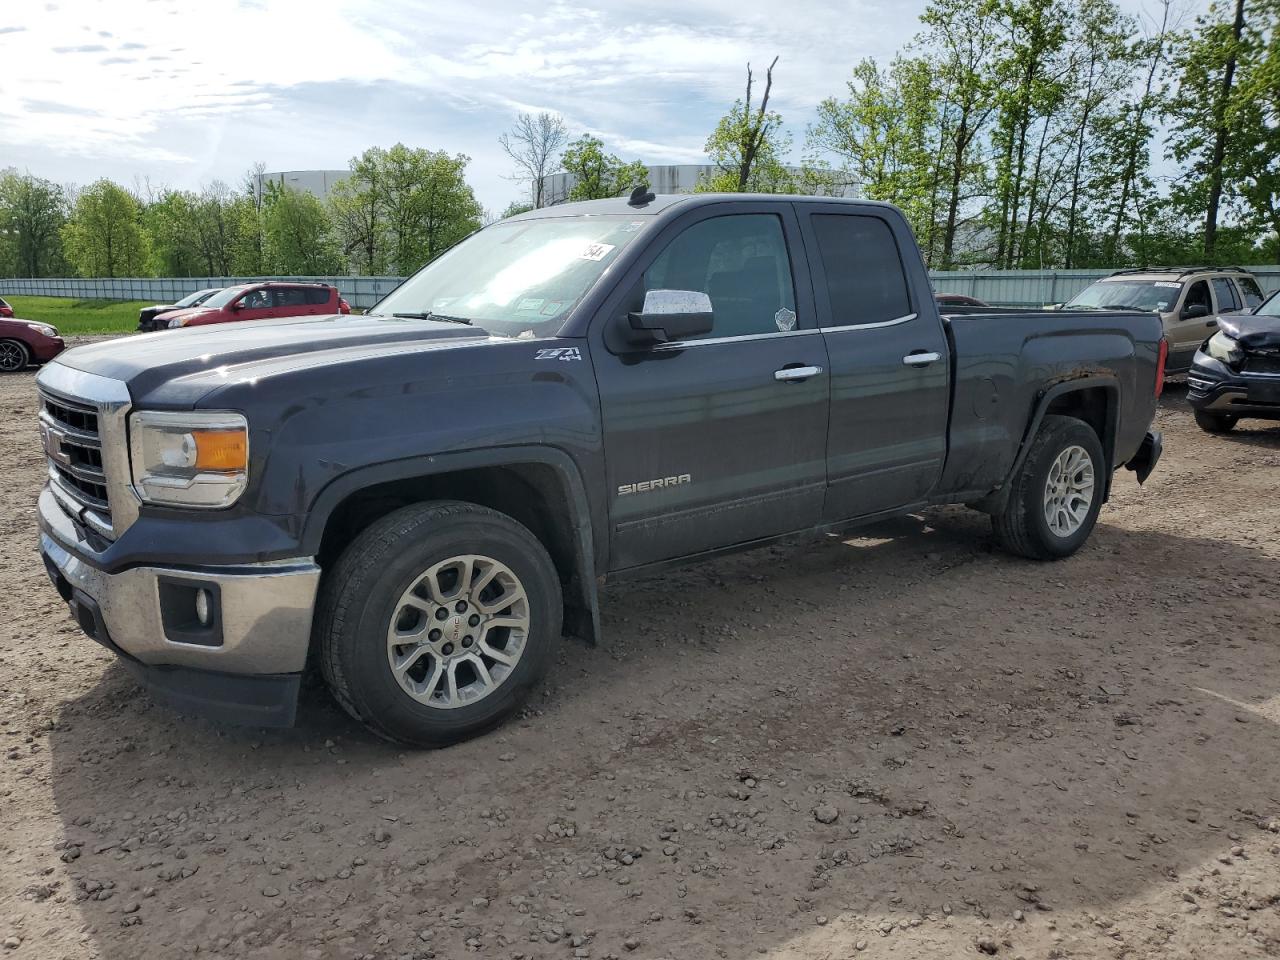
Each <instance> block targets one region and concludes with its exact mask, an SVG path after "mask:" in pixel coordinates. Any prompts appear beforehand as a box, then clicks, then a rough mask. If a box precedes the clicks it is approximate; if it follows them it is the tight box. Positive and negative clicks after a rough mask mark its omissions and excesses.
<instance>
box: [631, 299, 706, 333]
mask: <svg viewBox="0 0 1280 960" xmlns="http://www.w3.org/2000/svg"><path fill="white" fill-rule="evenodd" d="M714 325H715V315H714V313H713V311H712V308H711V298H710V297H709V296H707V295H706V294H705V293H702V292H701V291H697V290H650V291H648V292H647V293H646V294H645V295H644V308H643V309H642V310H641V311H640V312H639V313H628V314H627V326H626V331H625V332H626V337H627V340H628V342H630V343H633V344H637V345H641V346H654V345H656V344H660V343H671V342H673V341H676V340H688V339H689V338H691V337H700V336H703V335H704V334H708V333H710V332H711V330H712V328H713V326H714Z"/></svg>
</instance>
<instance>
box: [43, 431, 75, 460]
mask: <svg viewBox="0 0 1280 960" xmlns="http://www.w3.org/2000/svg"><path fill="white" fill-rule="evenodd" d="M65 436H66V434H65V433H63V432H62V431H61V430H56V429H54V428H53V427H49V426H46V425H45V424H43V423H42V424H40V441H41V443H42V444H43V446H44V452H45V455H46V456H48V457H49V459H50V460H53V461H54V462H56V463H60V464H62V465H63V466H67V467H69V466H71V457H70V456H69V455H68V454H67V452H66V451H65V450H63V449H62V438H63V437H65Z"/></svg>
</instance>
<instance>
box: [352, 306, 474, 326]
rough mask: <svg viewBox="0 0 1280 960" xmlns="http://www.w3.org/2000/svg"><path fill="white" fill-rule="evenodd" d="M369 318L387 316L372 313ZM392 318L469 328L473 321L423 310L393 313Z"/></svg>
mask: <svg viewBox="0 0 1280 960" xmlns="http://www.w3.org/2000/svg"><path fill="white" fill-rule="evenodd" d="M368 316H371V317H385V316H387V314H385V313H371V314H368ZM390 316H393V317H399V318H400V319H401V320H442V321H444V322H445V323H464V324H466V325H467V326H468V327H469V326H471V321H470V320H468V319H467V318H466V317H451V316H449V315H448V314H447V313H432V312H431V311H430V310H423V311H419V312H417V313H414V312H412V311H405V312H403V313H393V314H390Z"/></svg>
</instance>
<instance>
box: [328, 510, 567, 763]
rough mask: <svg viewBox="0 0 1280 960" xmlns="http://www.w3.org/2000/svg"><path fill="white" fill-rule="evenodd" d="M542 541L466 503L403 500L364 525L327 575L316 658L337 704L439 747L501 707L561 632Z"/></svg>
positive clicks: (396, 734)
mask: <svg viewBox="0 0 1280 960" xmlns="http://www.w3.org/2000/svg"><path fill="white" fill-rule="evenodd" d="M561 616H562V603H561V594H560V581H559V578H558V577H557V575H556V570H555V566H554V564H553V563H552V561H551V558H550V556H548V554H547V551H546V550H545V549H544V548H543V546H542V544H541V543H539V542H538V540H537V538H536V537H534V536H533V534H532V533H530V532H529V531H528V530H527V529H526V528H525V527H523V526H521V525H520V524H519V523H517V522H516V521H514V520H512V519H511V518H510V517H508V516H505V515H504V514H501V513H498V512H497V511H494V510H489V509H487V508H485V507H479V506H476V505H474V504H469V503H454V502H439V503H429V504H421V505H417V506H412V507H406V508H404V509H402V510H398V511H396V512H395V513H392V514H390V515H389V516H387V517H384V518H383V519H382V520H379V521H378V522H376V523H374V524H373V525H372V526H370V527H369V528H368V529H366V530H365V531H364V532H363V533H362V534H361V535H360V536H359V537H358V538H356V540H355V541H354V542H353V543H352V544H351V546H349V547H348V548H347V550H346V552H345V553H344V554H343V555H342V557H341V558H340V559H339V560H338V562H337V564H336V565H335V566H334V568H333V571H332V573H331V574H330V575H329V576H328V578H327V580H326V583H325V587H324V591H323V594H322V597H321V603H320V608H319V611H318V618H317V625H316V630H317V636H318V639H319V643H320V654H321V666H322V669H323V672H324V675H325V679H326V680H327V681H328V683H329V686H330V688H331V689H332V691H333V693H334V695H335V696H336V697H337V699H338V701H339V703H341V704H342V706H343V707H344V708H345V709H346V710H347V711H348V712H349V713H350V714H351V715H352V716H354V717H355V718H356V719H357V720H360V721H361V722H362V723H364V724H365V725H366V726H367V727H369V728H370V729H371V730H373V731H374V732H375V733H377V734H379V735H380V736H383V737H386V738H387V739H389V740H395V741H397V742H400V743H407V744H411V745H413V746H441V745H444V744H448V743H452V742H455V741H457V740H462V739H465V738H467V737H470V736H474V735H475V734H477V733H481V732H483V731H484V730H487V729H489V728H490V727H492V726H494V725H495V724H497V723H498V722H500V721H501V720H502V719H504V718H505V717H507V716H508V715H510V714H511V713H512V712H513V711H514V710H515V709H517V708H518V707H519V706H520V704H521V703H522V702H523V701H524V699H525V697H527V696H528V694H529V692H530V690H531V689H532V687H533V686H534V684H536V683H537V682H538V680H540V679H541V678H542V676H543V675H544V674H545V673H546V671H547V668H548V666H549V665H550V663H551V658H552V656H553V654H554V651H555V646H556V643H557V641H558V639H559V637H560V627H561Z"/></svg>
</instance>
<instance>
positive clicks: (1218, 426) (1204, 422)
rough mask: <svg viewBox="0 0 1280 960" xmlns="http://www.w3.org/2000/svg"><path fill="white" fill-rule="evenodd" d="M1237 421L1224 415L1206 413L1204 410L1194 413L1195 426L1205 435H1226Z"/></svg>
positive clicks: (1228, 415) (1236, 418) (1235, 418)
mask: <svg viewBox="0 0 1280 960" xmlns="http://www.w3.org/2000/svg"><path fill="white" fill-rule="evenodd" d="M1239 421H1240V418H1239V417H1233V416H1231V415H1230V414H1226V413H1208V412H1206V411H1204V410H1197V411H1196V426H1197V427H1199V428H1200V429H1201V430H1203V431H1204V432H1205V433H1227V432H1229V431H1230V430H1232V429H1233V428H1234V427H1235V425H1236V424H1237V423H1238V422H1239Z"/></svg>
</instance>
